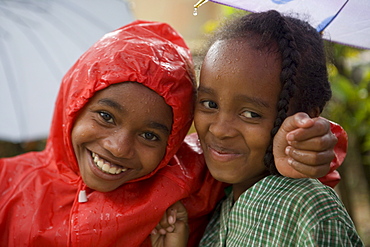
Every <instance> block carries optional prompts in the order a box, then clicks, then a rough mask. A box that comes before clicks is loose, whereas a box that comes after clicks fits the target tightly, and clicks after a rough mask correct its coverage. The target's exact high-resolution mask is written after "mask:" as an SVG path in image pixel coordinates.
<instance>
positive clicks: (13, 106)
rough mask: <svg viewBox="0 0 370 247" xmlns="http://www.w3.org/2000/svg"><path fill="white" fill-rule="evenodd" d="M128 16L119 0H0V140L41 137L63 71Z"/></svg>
mask: <svg viewBox="0 0 370 247" xmlns="http://www.w3.org/2000/svg"><path fill="white" fill-rule="evenodd" d="M133 20H134V18H133V15H132V13H131V11H130V9H129V6H128V3H127V2H125V1H122V0H47V1H44V0H43V1H41V0H17V1H15V0H0V106H1V107H0V140H5V141H11V142H16V143H18V142H25V141H32V140H38V139H43V138H46V137H47V135H48V132H49V128H50V123H51V117H52V112H53V109H54V101H55V98H56V94H57V91H58V89H59V84H60V82H61V79H62V77H63V75H64V74H65V73H66V72H67V70H68V69H69V68H70V67H71V66H72V65H73V63H74V62H75V61H76V60H77V59H78V57H79V56H80V55H82V53H83V52H85V51H86V50H87V49H88V48H89V47H90V46H91V45H92V44H94V43H95V42H96V41H97V40H98V39H99V38H101V37H102V36H103V35H104V34H105V33H107V32H109V31H112V30H114V29H116V28H119V27H121V26H123V25H125V24H127V23H129V22H131V21H133Z"/></svg>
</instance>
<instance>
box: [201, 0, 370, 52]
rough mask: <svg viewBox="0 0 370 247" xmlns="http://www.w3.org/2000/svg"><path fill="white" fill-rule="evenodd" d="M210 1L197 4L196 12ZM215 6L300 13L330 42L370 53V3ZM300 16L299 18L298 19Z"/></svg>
mask: <svg viewBox="0 0 370 247" xmlns="http://www.w3.org/2000/svg"><path fill="white" fill-rule="evenodd" d="M207 1H208V0H200V1H198V2H197V3H196V4H195V5H194V7H195V8H196V9H197V8H198V7H199V6H200V5H202V4H204V3H205V2H207ZM211 1H212V2H215V3H220V4H224V5H227V6H231V7H235V8H239V9H243V10H247V11H250V12H261V11H267V10H271V9H274V10H277V11H279V12H281V13H288V14H291V13H297V14H299V16H301V17H302V18H308V19H307V20H308V21H309V22H310V24H311V25H312V26H313V27H315V28H316V29H317V30H318V31H319V32H323V35H324V36H323V37H324V38H325V39H327V40H330V41H334V42H337V43H341V44H346V45H351V46H355V47H358V48H364V49H370V14H369V13H370V0H211ZM299 16H298V17H299Z"/></svg>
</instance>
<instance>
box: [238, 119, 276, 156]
mask: <svg viewBox="0 0 370 247" xmlns="http://www.w3.org/2000/svg"><path fill="white" fill-rule="evenodd" d="M244 133H247V135H245V139H247V140H249V141H248V146H249V147H250V149H251V151H252V152H253V151H254V154H255V155H258V156H261V157H264V155H265V153H266V150H267V148H268V146H269V145H270V140H271V134H270V127H269V126H265V127H263V126H261V125H259V126H258V127H257V128H250V129H249V130H246V131H245V132H244Z"/></svg>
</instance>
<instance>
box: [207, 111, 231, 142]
mask: <svg viewBox="0 0 370 247" xmlns="http://www.w3.org/2000/svg"><path fill="white" fill-rule="evenodd" d="M235 127H236V125H235V120H234V118H233V117H232V116H230V115H229V114H217V116H216V117H215V118H214V119H213V121H212V122H211V123H210V125H209V132H211V133H212V134H213V135H214V136H215V137H217V138H219V139H224V138H230V137H234V136H236V135H237V133H238V131H237V130H236V128H235Z"/></svg>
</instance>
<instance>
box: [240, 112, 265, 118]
mask: <svg viewBox="0 0 370 247" xmlns="http://www.w3.org/2000/svg"><path fill="white" fill-rule="evenodd" d="M241 115H242V116H243V117H245V118H259V117H261V116H260V115H259V114H257V113H255V112H251V111H244V112H242V114H241Z"/></svg>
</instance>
